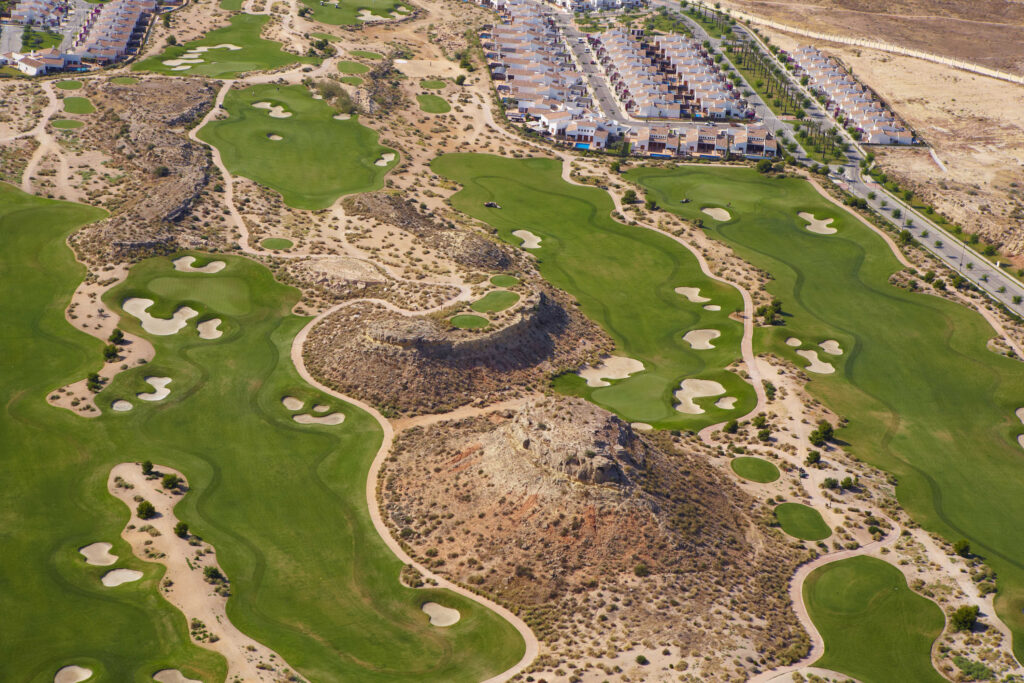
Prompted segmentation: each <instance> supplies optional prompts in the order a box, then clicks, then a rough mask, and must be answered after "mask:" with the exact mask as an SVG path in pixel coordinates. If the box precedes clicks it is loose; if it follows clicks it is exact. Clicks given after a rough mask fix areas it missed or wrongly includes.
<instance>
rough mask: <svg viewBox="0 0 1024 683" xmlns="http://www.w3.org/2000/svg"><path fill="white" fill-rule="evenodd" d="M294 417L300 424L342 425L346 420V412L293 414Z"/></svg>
mask: <svg viewBox="0 0 1024 683" xmlns="http://www.w3.org/2000/svg"><path fill="white" fill-rule="evenodd" d="M292 419H293V420H295V421H296V422H298V423H299V424H300V425H340V424H341V423H342V422H344V421H345V413H331V414H330V415H310V414H309V413H303V414H301V415H292Z"/></svg>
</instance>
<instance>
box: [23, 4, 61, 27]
mask: <svg viewBox="0 0 1024 683" xmlns="http://www.w3.org/2000/svg"><path fill="white" fill-rule="evenodd" d="M67 13H68V5H67V2H66V1H65V0H21V1H20V2H18V3H17V4H15V5H14V7H13V8H12V9H11V23H14V24H26V25H28V24H31V25H33V26H42V27H54V26H58V25H60V22H61V21H62V20H63V19H64V17H65V16H67Z"/></svg>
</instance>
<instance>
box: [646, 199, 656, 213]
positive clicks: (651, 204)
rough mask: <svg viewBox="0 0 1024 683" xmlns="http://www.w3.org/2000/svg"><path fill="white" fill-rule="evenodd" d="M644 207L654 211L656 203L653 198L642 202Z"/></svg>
mask: <svg viewBox="0 0 1024 683" xmlns="http://www.w3.org/2000/svg"><path fill="white" fill-rule="evenodd" d="M644 208H645V209H647V210H648V211H654V210H655V209H657V208H658V203H657V202H656V201H654V200H653V199H648V200H647V201H646V202H644Z"/></svg>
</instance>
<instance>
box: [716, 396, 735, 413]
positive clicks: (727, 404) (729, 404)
mask: <svg viewBox="0 0 1024 683" xmlns="http://www.w3.org/2000/svg"><path fill="white" fill-rule="evenodd" d="M715 407H716V408H721V409H722V410H732V409H733V408H735V407H736V397H735V396H726V397H725V398H720V399H718V400H717V401H715Z"/></svg>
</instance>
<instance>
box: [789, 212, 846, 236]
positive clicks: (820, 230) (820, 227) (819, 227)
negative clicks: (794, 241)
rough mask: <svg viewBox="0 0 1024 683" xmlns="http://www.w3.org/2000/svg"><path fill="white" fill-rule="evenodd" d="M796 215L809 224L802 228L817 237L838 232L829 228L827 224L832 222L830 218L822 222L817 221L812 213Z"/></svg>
mask: <svg viewBox="0 0 1024 683" xmlns="http://www.w3.org/2000/svg"><path fill="white" fill-rule="evenodd" d="M797 215H798V216H800V218H803V219H804V220H805V221H807V222H808V223H809V225H806V226H804V227H806V228H807V229H808V230H810V231H811V232H813V233H817V234H819V235H834V234H836V233H837V232H839V231H838V230H836V229H835V228H830V227H829V223H831V222H832V220H833V219H831V218H823V219H822V220H818V219H817V218H815V217H814V214H813V213H807V212H806V211H801V212H800V213H798V214H797Z"/></svg>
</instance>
